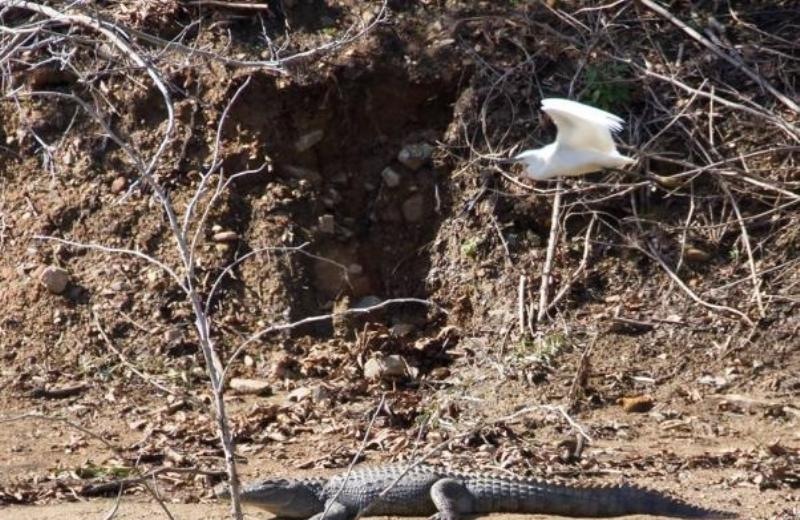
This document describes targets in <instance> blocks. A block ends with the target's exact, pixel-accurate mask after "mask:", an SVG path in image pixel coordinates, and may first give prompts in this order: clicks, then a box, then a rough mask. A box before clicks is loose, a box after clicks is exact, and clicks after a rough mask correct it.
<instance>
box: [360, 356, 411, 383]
mask: <svg viewBox="0 0 800 520" xmlns="http://www.w3.org/2000/svg"><path fill="white" fill-rule="evenodd" d="M417 372H418V371H417V369H415V368H413V367H411V366H409V364H408V363H407V362H406V360H405V358H404V357H403V356H400V355H398V354H392V355H391V356H386V357H383V358H378V357H373V358H370V359H369V360H367V362H366V363H364V377H366V378H367V379H370V380H373V381H374V380H377V379H381V380H384V381H391V380H394V379H402V378H406V377H415V376H416V375H417Z"/></svg>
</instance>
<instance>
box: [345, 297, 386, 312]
mask: <svg viewBox="0 0 800 520" xmlns="http://www.w3.org/2000/svg"><path fill="white" fill-rule="evenodd" d="M382 301H383V300H381V299H380V298H378V297H377V296H364V297H363V298H359V299H358V300H357V301H356V302H355V303H354V304H353V305H352V306H351V307H350V308H351V309H366V308H368V307H374V306H376V305H378V304H379V303H381V302H382Z"/></svg>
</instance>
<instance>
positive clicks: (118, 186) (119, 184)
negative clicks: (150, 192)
mask: <svg viewBox="0 0 800 520" xmlns="http://www.w3.org/2000/svg"><path fill="white" fill-rule="evenodd" d="M126 186H128V179H126V178H125V177H123V176H122V175H120V176H119V177H117V178H116V179H114V181H113V182H112V183H111V193H121V192H122V191H123V190H124V189H125V187H126Z"/></svg>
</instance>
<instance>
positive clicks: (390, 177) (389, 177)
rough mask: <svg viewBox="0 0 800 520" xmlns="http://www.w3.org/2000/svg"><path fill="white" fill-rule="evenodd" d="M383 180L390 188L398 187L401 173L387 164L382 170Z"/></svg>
mask: <svg viewBox="0 0 800 520" xmlns="http://www.w3.org/2000/svg"><path fill="white" fill-rule="evenodd" d="M381 177H383V182H384V184H386V186H387V187H388V188H396V187H398V186H400V174H399V173H397V172H396V171H394V170H393V169H392V168H391V166H387V167H386V168H384V169H383V171H382V172H381Z"/></svg>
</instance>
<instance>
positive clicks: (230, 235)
mask: <svg viewBox="0 0 800 520" xmlns="http://www.w3.org/2000/svg"><path fill="white" fill-rule="evenodd" d="M211 238H212V239H213V240H214V242H236V241H237V240H239V234H238V233H237V232H236V231H220V232H218V233H214V235H213V236H212V237H211Z"/></svg>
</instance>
